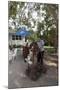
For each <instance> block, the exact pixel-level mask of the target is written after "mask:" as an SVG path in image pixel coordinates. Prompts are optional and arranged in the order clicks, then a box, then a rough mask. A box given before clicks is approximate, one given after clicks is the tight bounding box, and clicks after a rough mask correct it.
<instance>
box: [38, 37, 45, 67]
mask: <svg viewBox="0 0 60 90" xmlns="http://www.w3.org/2000/svg"><path fill="white" fill-rule="evenodd" d="M37 45H38V49H39V50H38V54H37V63H40V64H41V65H43V56H44V40H43V39H42V37H41V38H40V40H39V41H38V42H37Z"/></svg>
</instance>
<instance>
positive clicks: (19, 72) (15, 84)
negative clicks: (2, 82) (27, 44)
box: [8, 52, 58, 88]
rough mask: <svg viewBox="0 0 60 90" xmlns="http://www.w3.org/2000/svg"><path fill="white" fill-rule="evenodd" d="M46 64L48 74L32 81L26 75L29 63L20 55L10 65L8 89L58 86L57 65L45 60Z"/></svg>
mask: <svg viewBox="0 0 60 90" xmlns="http://www.w3.org/2000/svg"><path fill="white" fill-rule="evenodd" d="M19 53H20V52H19ZM44 63H45V64H46V66H47V72H46V74H42V75H41V76H40V78H39V79H38V80H37V81H32V80H30V78H29V77H27V76H26V75H25V70H26V68H27V63H25V62H24V60H23V57H22V54H18V56H17V58H16V60H15V61H14V62H13V63H11V64H9V71H8V75H9V77H8V83H9V85H8V88H26V87H27V88H28V87H40V86H55V85H58V71H57V63H55V62H52V61H51V60H44Z"/></svg>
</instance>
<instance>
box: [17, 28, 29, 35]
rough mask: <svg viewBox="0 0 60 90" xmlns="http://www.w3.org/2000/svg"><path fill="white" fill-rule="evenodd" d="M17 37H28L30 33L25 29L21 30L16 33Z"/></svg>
mask: <svg viewBox="0 0 60 90" xmlns="http://www.w3.org/2000/svg"><path fill="white" fill-rule="evenodd" d="M16 35H18V36H28V35H30V32H29V31H27V30H26V28H25V27H22V28H19V29H18V31H17V32H16Z"/></svg>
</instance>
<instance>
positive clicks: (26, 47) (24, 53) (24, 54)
mask: <svg viewBox="0 0 60 90" xmlns="http://www.w3.org/2000/svg"><path fill="white" fill-rule="evenodd" d="M28 54H29V47H28V43H26V46H23V57H24V61H25V58H27V56H28ZM25 62H26V61H25Z"/></svg>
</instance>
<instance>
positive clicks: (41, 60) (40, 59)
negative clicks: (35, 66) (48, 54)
mask: <svg viewBox="0 0 60 90" xmlns="http://www.w3.org/2000/svg"><path fill="white" fill-rule="evenodd" d="M43 57H44V51H39V52H38V54H37V63H40V64H41V65H43Z"/></svg>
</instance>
